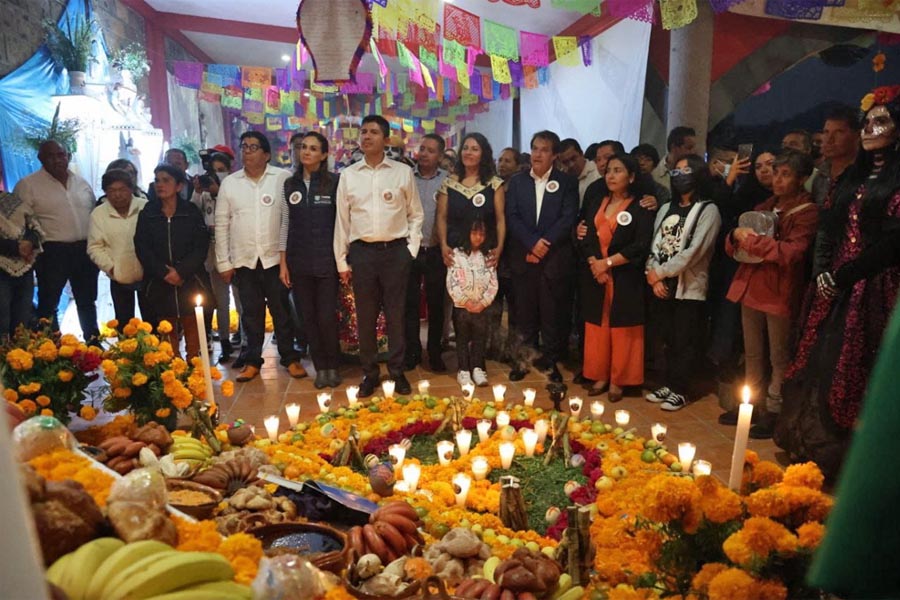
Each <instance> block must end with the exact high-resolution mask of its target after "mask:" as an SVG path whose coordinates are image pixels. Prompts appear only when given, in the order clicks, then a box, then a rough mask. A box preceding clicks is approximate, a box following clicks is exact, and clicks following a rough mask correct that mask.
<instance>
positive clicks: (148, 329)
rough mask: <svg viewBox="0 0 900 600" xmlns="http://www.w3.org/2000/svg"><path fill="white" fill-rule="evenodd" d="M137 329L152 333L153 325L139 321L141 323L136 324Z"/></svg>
mask: <svg viewBox="0 0 900 600" xmlns="http://www.w3.org/2000/svg"><path fill="white" fill-rule="evenodd" d="M138 331H143V332H144V333H153V325H151V324H150V323H147V322H146V321H141V324H140V325H138Z"/></svg>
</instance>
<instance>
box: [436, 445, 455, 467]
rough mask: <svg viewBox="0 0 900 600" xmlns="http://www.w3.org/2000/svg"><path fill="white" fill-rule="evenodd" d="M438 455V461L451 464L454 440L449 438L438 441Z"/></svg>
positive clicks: (445, 464)
mask: <svg viewBox="0 0 900 600" xmlns="http://www.w3.org/2000/svg"><path fill="white" fill-rule="evenodd" d="M437 455H438V461H439V462H440V463H441V464H442V465H444V466H447V465H449V464H450V461H451V460H453V442H451V441H449V440H442V441H440V442H438V443H437Z"/></svg>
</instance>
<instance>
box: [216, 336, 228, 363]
mask: <svg viewBox="0 0 900 600" xmlns="http://www.w3.org/2000/svg"><path fill="white" fill-rule="evenodd" d="M220 347H221V349H222V352H221V353H220V354H219V358H218V359H216V362H217V363H219V364H220V365H221V364H224V363H227V362H228V361H229V360H231V351H232V348H231V342H229V341H228V340H225V341H224V342H222V343H221V344H220Z"/></svg>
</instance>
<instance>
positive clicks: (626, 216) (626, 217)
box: [616, 210, 631, 226]
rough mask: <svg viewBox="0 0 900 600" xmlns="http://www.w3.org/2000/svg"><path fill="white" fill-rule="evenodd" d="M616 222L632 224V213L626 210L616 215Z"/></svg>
mask: <svg viewBox="0 0 900 600" xmlns="http://www.w3.org/2000/svg"><path fill="white" fill-rule="evenodd" d="M616 223H618V224H619V225H622V226H627V225H631V213H630V212H625V211H624V210H623V211H622V212H620V213H619V214H618V215H616Z"/></svg>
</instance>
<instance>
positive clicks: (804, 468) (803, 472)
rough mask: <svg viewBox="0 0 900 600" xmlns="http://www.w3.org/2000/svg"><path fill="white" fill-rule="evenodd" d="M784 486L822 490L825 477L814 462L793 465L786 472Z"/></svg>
mask: <svg viewBox="0 0 900 600" xmlns="http://www.w3.org/2000/svg"><path fill="white" fill-rule="evenodd" d="M782 483H784V485H789V486H799V487H806V488H810V489H813V490H821V489H822V484H823V483H825V476H824V475H822V471H821V470H820V469H819V467H818V465H816V463H814V462H807V463H803V464H796V465H791V466H789V467H788V468H787V469H785V471H784V479H783V480H782Z"/></svg>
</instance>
